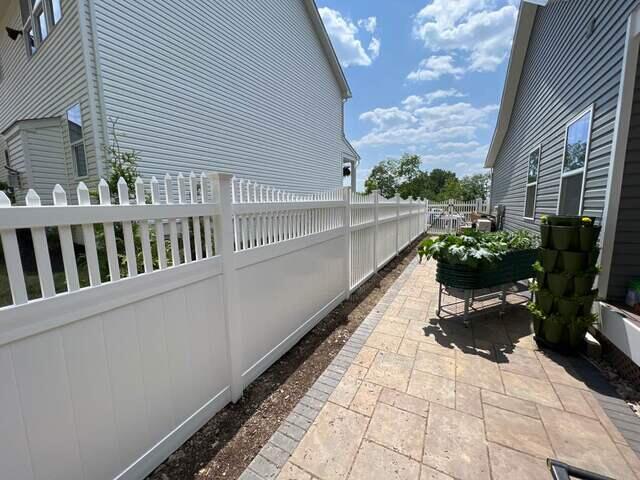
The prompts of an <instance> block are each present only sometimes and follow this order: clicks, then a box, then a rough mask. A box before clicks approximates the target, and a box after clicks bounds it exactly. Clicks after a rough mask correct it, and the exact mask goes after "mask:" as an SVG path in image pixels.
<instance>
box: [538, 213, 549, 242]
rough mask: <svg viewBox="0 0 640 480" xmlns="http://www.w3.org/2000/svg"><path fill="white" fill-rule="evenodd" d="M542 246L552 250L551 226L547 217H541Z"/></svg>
mask: <svg viewBox="0 0 640 480" xmlns="http://www.w3.org/2000/svg"><path fill="white" fill-rule="evenodd" d="M540 246H541V247H542V248H551V227H550V226H549V217H547V216H546V215H542V216H541V217H540Z"/></svg>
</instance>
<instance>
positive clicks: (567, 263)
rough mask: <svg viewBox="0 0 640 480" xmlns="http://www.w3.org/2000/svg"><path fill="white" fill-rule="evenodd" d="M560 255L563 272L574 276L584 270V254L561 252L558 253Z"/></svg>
mask: <svg viewBox="0 0 640 480" xmlns="http://www.w3.org/2000/svg"><path fill="white" fill-rule="evenodd" d="M560 255H561V256H562V266H563V267H564V271H565V272H568V273H573V274H576V273H579V272H581V271H583V270H584V269H585V266H586V264H587V255H586V254H585V253H584V252H569V251H563V252H560Z"/></svg>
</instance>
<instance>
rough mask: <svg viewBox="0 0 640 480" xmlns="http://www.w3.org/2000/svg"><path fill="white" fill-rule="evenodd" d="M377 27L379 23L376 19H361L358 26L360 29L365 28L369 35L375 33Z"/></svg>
mask: <svg viewBox="0 0 640 480" xmlns="http://www.w3.org/2000/svg"><path fill="white" fill-rule="evenodd" d="M377 25H378V21H377V20H376V17H368V18H361V19H360V20H358V26H359V27H360V28H364V29H365V30H366V31H367V32H369V33H373V32H375V31H376V26H377Z"/></svg>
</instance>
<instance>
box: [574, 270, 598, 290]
mask: <svg viewBox="0 0 640 480" xmlns="http://www.w3.org/2000/svg"><path fill="white" fill-rule="evenodd" d="M595 279H596V274H595V272H593V271H587V272H584V273H580V274H577V275H576V276H575V277H573V291H574V292H575V294H576V295H578V296H582V295H587V294H588V293H589V292H590V291H591V287H593V282H594V281H595Z"/></svg>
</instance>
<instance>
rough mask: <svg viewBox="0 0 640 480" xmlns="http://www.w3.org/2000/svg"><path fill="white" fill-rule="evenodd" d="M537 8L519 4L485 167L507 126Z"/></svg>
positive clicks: (490, 163) (494, 156)
mask: <svg viewBox="0 0 640 480" xmlns="http://www.w3.org/2000/svg"><path fill="white" fill-rule="evenodd" d="M537 10H538V6H537V5H534V4H532V3H529V2H526V1H525V2H522V3H521V4H520V10H519V12H518V20H517V22H516V29H515V31H514V33H513V43H512V45H511V54H510V55H509V65H508V67H507V75H506V78H505V81H504V86H503V88H502V98H501V99H500V110H499V111H498V119H497V120H496V127H495V130H494V131H493V137H492V138H491V144H490V146H489V151H488V152H487V158H486V159H485V162H484V166H485V168H492V167H493V165H494V164H495V162H496V159H497V158H498V153H500V148H501V147H502V142H503V141H504V137H505V135H506V134H507V130H508V128H509V123H510V121H511V114H512V113H513V106H514V104H515V101H516V96H517V94H518V85H519V84H520V76H521V75H522V69H523V67H524V61H525V58H526V56H527V49H528V46H529V38H530V37H531V31H532V30H533V22H534V20H535V18H536V11H537Z"/></svg>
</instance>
